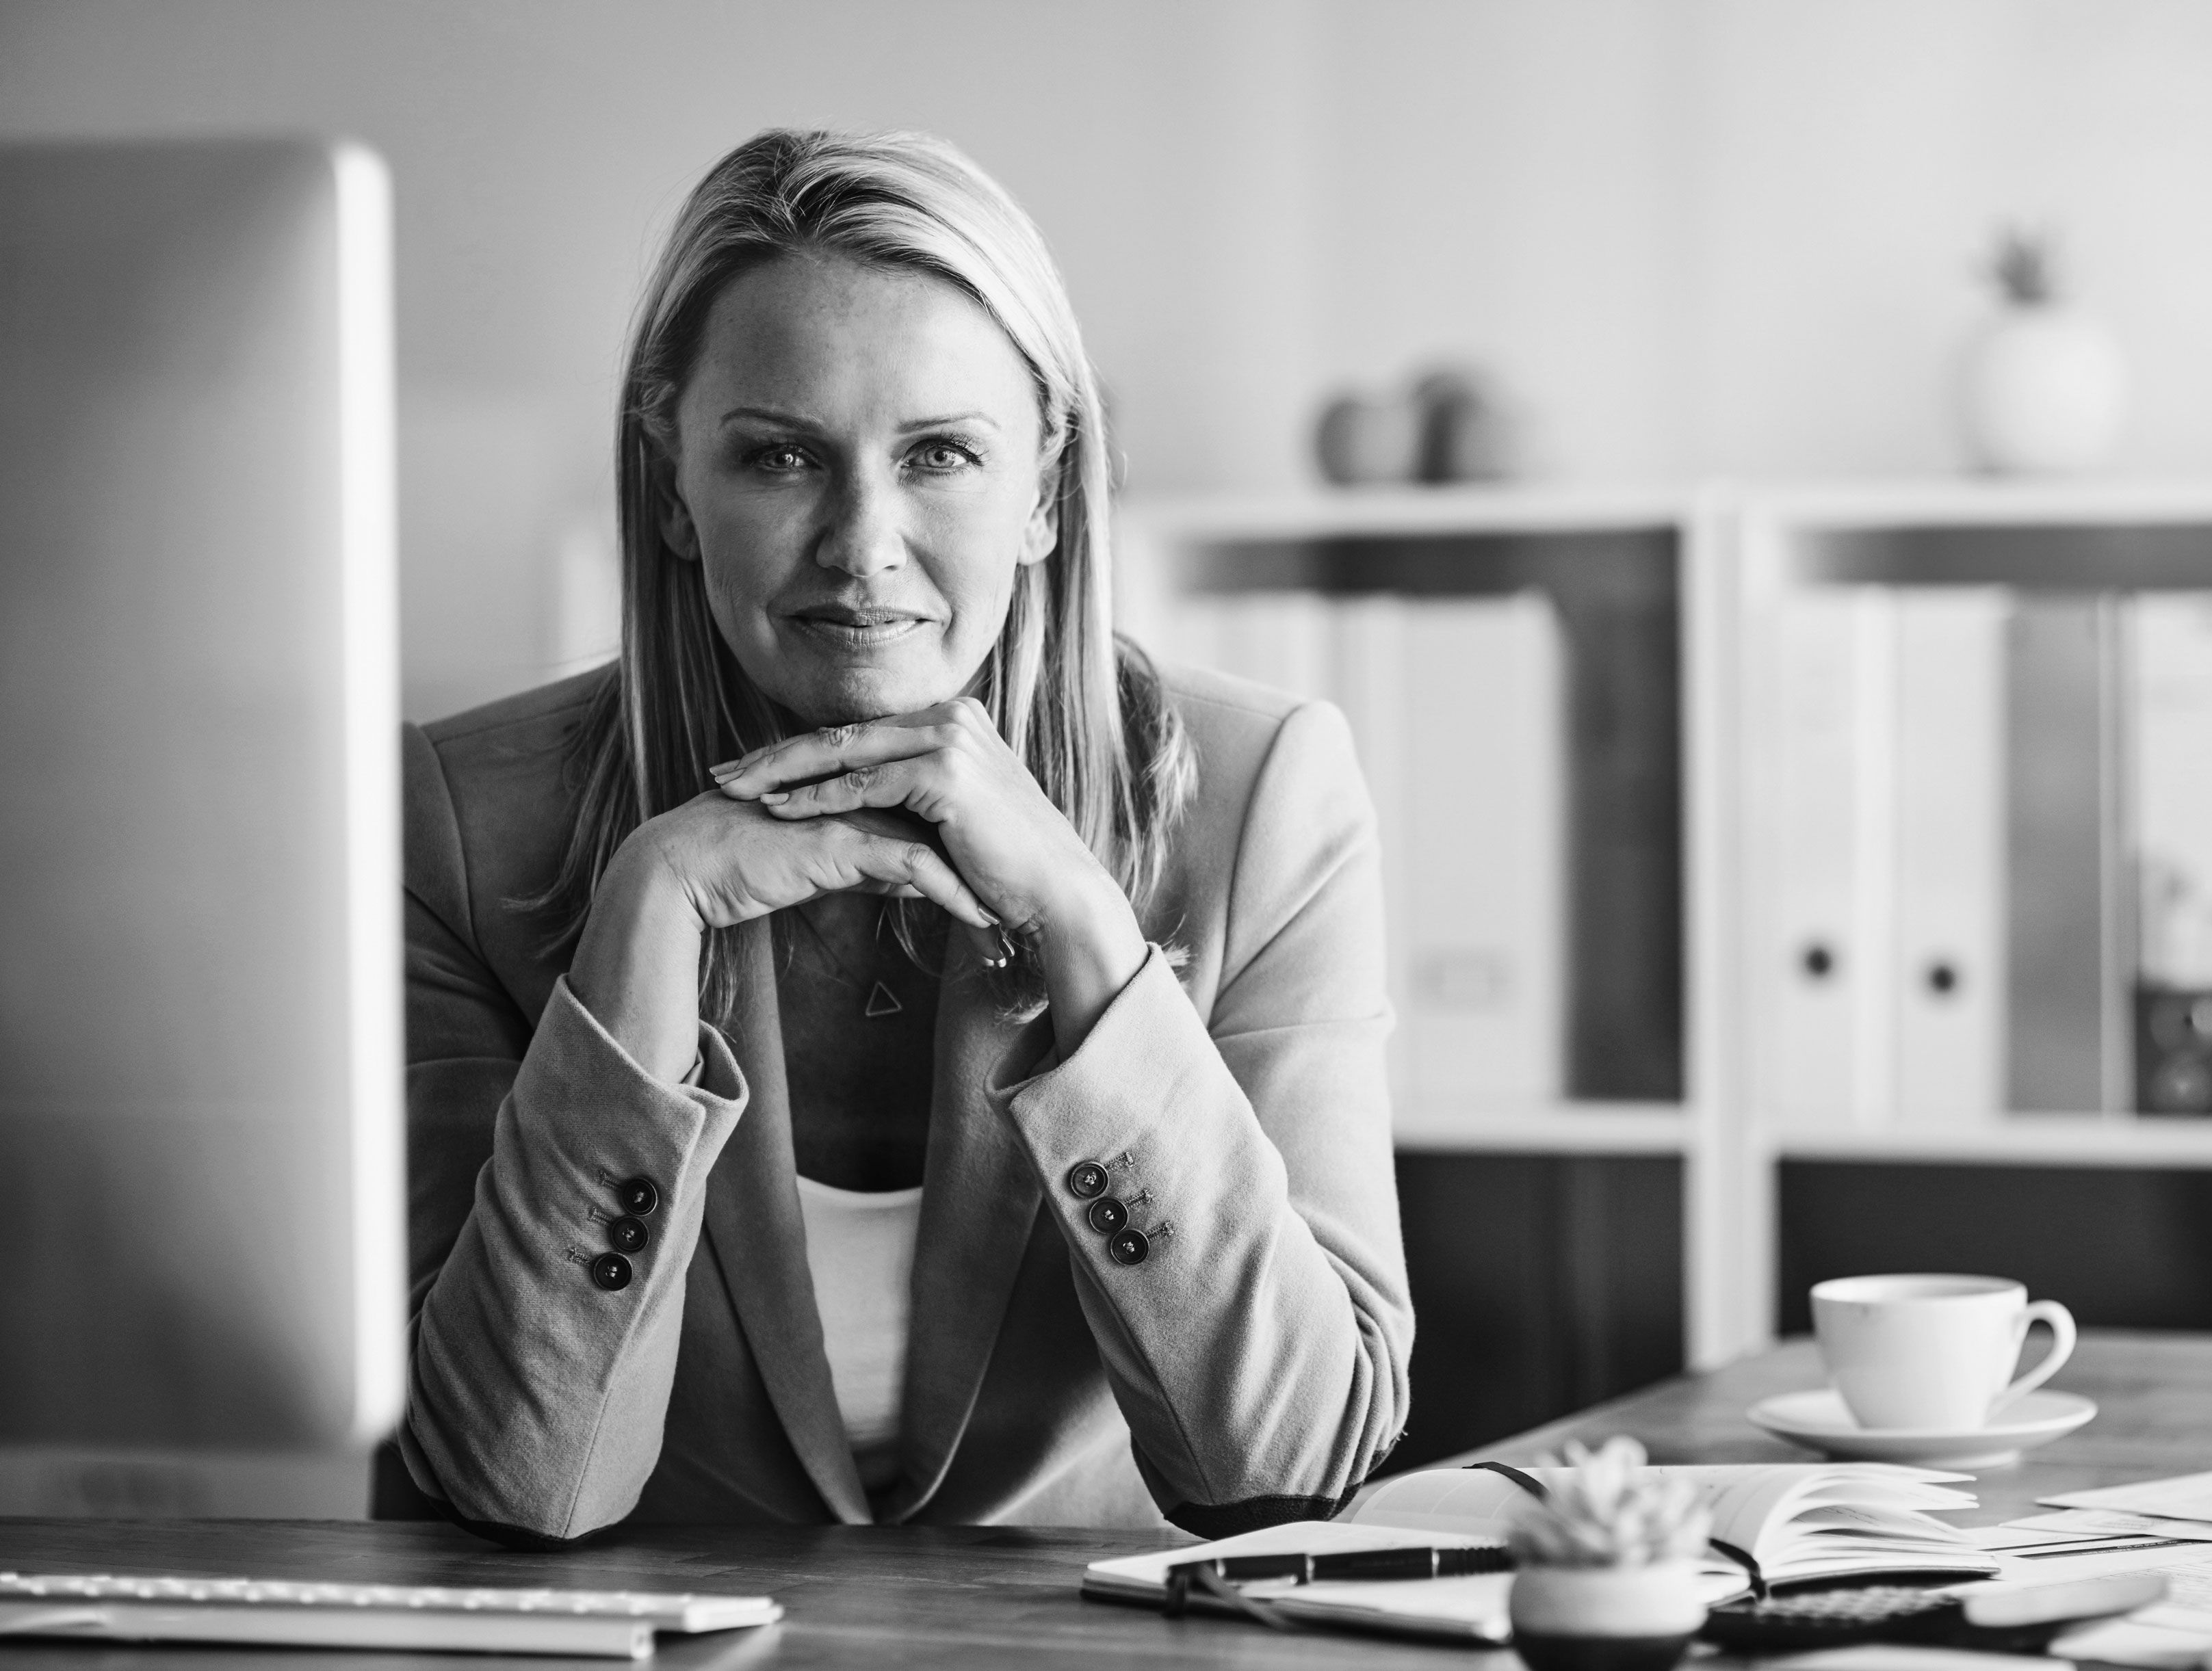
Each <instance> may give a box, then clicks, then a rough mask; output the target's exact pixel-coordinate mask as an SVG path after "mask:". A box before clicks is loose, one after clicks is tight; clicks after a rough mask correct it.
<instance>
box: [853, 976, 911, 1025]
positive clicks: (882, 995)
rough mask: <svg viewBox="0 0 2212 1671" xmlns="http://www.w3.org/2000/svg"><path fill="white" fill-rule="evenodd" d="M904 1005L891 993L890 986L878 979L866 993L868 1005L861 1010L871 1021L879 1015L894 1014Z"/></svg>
mask: <svg viewBox="0 0 2212 1671" xmlns="http://www.w3.org/2000/svg"><path fill="white" fill-rule="evenodd" d="M904 1008H906V1006H905V1005H904V1004H902V1003H901V1002H899V1001H898V999H897V998H896V997H895V996H893V995H892V992H891V990H890V988H889V987H888V986H885V985H884V984H883V983H882V982H881V981H878V982H877V983H876V984H875V987H874V989H873V990H871V991H870V992H869V994H868V1007H867V1008H866V1009H865V1010H863V1011H862V1012H861V1014H864V1015H866V1017H867V1018H868V1020H871V1021H872V1020H875V1019H876V1018H877V1017H878V1016H879V1015H896V1014H898V1013H899V1011H901V1010H902V1009H904Z"/></svg>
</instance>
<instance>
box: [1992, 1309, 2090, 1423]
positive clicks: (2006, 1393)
mask: <svg viewBox="0 0 2212 1671" xmlns="http://www.w3.org/2000/svg"><path fill="white" fill-rule="evenodd" d="M2037 1323H2048V1324H2049V1325H2050V1326H2051V1350H2050V1351H2048V1352H2046V1353H2044V1354H2043V1361H2042V1362H2041V1363H2039V1364H2038V1365H2036V1366H2035V1367H2034V1368H2033V1369H2032V1370H2030V1371H2028V1372H2027V1374H2025V1375H2023V1376H2021V1377H2020V1379H2018V1380H2017V1381H2015V1382H2014V1383H2012V1385H2010V1386H2009V1387H2007V1388H2006V1389H2004V1390H2003V1391H2002V1392H2001V1393H1999V1394H1998V1395H1997V1396H1996V1402H1995V1403H1993V1404H1991V1405H1990V1414H1991V1415H1993V1416H1994V1415H1995V1414H1996V1413H1997V1412H1998V1411H1999V1410H2002V1409H2003V1408H2005V1407H2006V1406H2007V1405H2008V1404H2011V1403H2013V1402H2015V1401H2017V1400H2018V1399H2020V1398H2021V1396H2024V1395H2026V1394H2027V1393H2032V1392H2033V1391H2034V1390H2035V1389H2037V1388H2038V1387H2039V1386H2041V1385H2042V1384H2043V1383H2045V1381H2048V1380H2049V1379H2050V1378H2051V1377H2052V1376H2054V1375H2056V1374H2057V1373H2058V1369H2059V1365H2062V1364H2063V1363H2064V1362H2065V1361H2066V1360H2067V1359H2069V1358H2070V1357H2072V1356H2073V1355H2074V1314H2073V1313H2072V1312H2071V1311H2068V1310H2067V1309H2066V1308H2065V1307H2064V1306H2063V1305H2060V1304H2059V1303H2058V1302H2057V1300H2055V1299H2039V1300H2037V1301H2036V1302H2035V1303H2034V1304H2033V1305H2030V1306H2028V1307H2027V1309H2026V1310H2025V1311H2022V1312H2021V1323H2020V1341H2021V1345H2022V1346H2026V1345H2027V1331H2028V1330H2029V1329H2033V1327H2034V1326H2035V1325H2036V1324H2037Z"/></svg>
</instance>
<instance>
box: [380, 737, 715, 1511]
mask: <svg viewBox="0 0 2212 1671" xmlns="http://www.w3.org/2000/svg"><path fill="white" fill-rule="evenodd" d="M404 757H405V766H406V796H405V799H406V811H407V858H406V871H407V893H406V900H405V909H406V932H407V1039H408V1070H407V1105H408V1106H407V1117H408V1159H409V1171H410V1180H409V1194H410V1210H409V1244H410V1261H411V1275H412V1279H413V1280H412V1300H413V1320H412V1330H411V1344H410V1364H409V1379H408V1410H407V1419H406V1421H405V1422H404V1425H403V1426H402V1428H401V1430H400V1434H399V1444H400V1451H401V1454H402V1455H403V1456H404V1457H405V1458H406V1462H407V1465H408V1469H409V1471H410V1473H411V1474H413V1475H414V1478H415V1480H416V1484H417V1485H419V1486H422V1489H423V1490H425V1491H426V1492H429V1493H430V1494H431V1495H432V1496H434V1497H435V1498H439V1499H440V1500H441V1501H442V1502H443V1503H444V1504H446V1505H447V1507H448V1509H449V1511H451V1512H452V1513H453V1516H454V1517H456V1518H457V1519H459V1520H461V1521H463V1522H464V1523H468V1524H470V1525H472V1526H475V1527H476V1528H477V1529H480V1530H483V1531H485V1532H487V1533H489V1534H492V1535H500V1536H503V1537H507V1538H509V1539H511V1540H512V1539H516V1538H518V1537H519V1539H520V1541H526V1542H533V1543H546V1542H556V1541H563V1540H566V1539H568V1538H571V1537H574V1536H577V1535H581V1534H582V1533H584V1532H586V1531H588V1530H590V1529H595V1528H598V1527H601V1526H605V1525H606V1524H608V1523H611V1522H613V1521H616V1520H619V1519H620V1518H622V1517H623V1515H625V1514H627V1513H628V1512H629V1510H630V1508H631V1507H632V1506H633V1505H635V1502H636V1500H637V1498H638V1495H639V1493H640V1492H641V1491H642V1490H643V1489H644V1486H645V1482H646V1479H647V1476H648V1475H649V1474H651V1472H652V1470H653V1464H654V1462H656V1461H657V1460H658V1458H659V1450H660V1434H661V1426H662V1420H663V1418H664V1416H665V1414H666V1410H667V1404H668V1393H669V1388H670V1386H671V1383H672V1382H673V1380H674V1377H675V1370H676V1353H677V1346H678V1336H679V1334H680V1330H681V1325H682V1313H683V1306H684V1274H685V1271H686V1269H687V1268H689V1266H690V1262H691V1254H692V1250H693V1248H694V1246H695V1245H696V1243H697V1240H698V1237H699V1227H700V1224H701V1221H702V1211H703V1207H704V1202H705V1198H706V1184H707V1175H708V1172H709V1171H711V1170H712V1168H713V1166H714V1160H715V1158H716V1157H717V1156H718V1155H719V1154H720V1153H721V1149H722V1145H723V1144H724V1142H725V1141H727V1139H728V1137H729V1135H730V1133H731V1132H732V1130H733V1129H735V1127H736V1124H737V1121H738V1116H739V1114H740V1113H741V1112H742V1111H744V1104H745V1099H746V1088H745V1082H744V1075H742V1074H741V1073H740V1072H739V1071H738V1065H737V1063H736V1062H735V1061H734V1060H733V1059H732V1056H731V1055H730V1053H729V1049H728V1046H727V1045H726V1044H724V1042H723V1041H722V1038H721V1036H720V1034H719V1033H718V1032H714V1029H712V1028H710V1027H705V1026H702V1028H701V1029H700V1053H701V1068H700V1070H699V1072H698V1073H696V1075H694V1076H693V1077H694V1078H695V1079H696V1081H698V1082H697V1083H696V1084H692V1083H686V1084H684V1085H680V1086H676V1085H670V1084H667V1083H665V1082H664V1081H660V1080H658V1079H655V1078H654V1077H653V1076H652V1075H649V1074H647V1072H646V1071H645V1070H644V1069H642V1068H641V1067H640V1066H639V1065H638V1064H637V1063H635V1061H634V1060H633V1059H632V1058H631V1057H630V1056H629V1054H628V1053H627V1052H626V1051H624V1050H623V1048H622V1047H621V1045H619V1044H617V1043H616V1042H615V1040H614V1039H613V1038H611V1036H610V1035H609V1034H608V1033H607V1032H606V1031H605V1029H604V1028H603V1027H601V1026H599V1023H598V1022H597V1021H596V1020H593V1019H592V1014H591V1013H590V1012H589V1011H588V1010H586V1008H584V1006H583V1005H582V1004H581V1003H580V1002H578V1001H577V1000H576V998H575V997H574V995H572V994H571V993H570V992H569V990H568V983H567V981H566V979H565V978H564V979H562V980H561V981H559V982H558V983H556V985H555V987H554V989H553V993H552V996H551V997H550V1000H549V1001H548V1002H547V1004H546V1007H545V1010H544V1014H542V1015H541V1016H540V1017H539V1018H538V1023H537V1025H536V1026H535V1027H534V1028H533V1027H532V1026H531V1024H530V1023H529V1021H528V1020H527V1019H526V1017H525V1016H524V1014H522V1012H521V1010H520V1008H519V1006H518V1005H517V1004H516V1003H515V1002H514V1001H513V998H512V997H511V996H509V994H508V993H507V990H506V989H505V987H504V986H503V985H502V984H501V982H500V981H499V979H498V978H497V977H496V975H495V973H494V972H492V970H491V969H490V967H489V965H488V964H487V962H486V960H485V959H484V958H483V955H482V954H481V951H480V950H479V948H478V947H477V941H476V937H475V934H474V930H473V928H472V923H473V912H472V911H471V899H470V893H469V877H468V873H467V865H466V860H465V851H464V847H463V844H462V840H461V837H460V833H459V820H457V819H456V817H455V815H454V811H453V801H452V797H451V795H450V793H449V791H448V789H447V783H446V778H445V775H444V772H443V769H442V767H441V765H440V763H439V760H438V757H437V754H436V751H435V748H434V747H433V746H432V744H431V743H430V742H429V741H428V739H427V738H426V737H425V736H423V735H422V732H421V731H419V730H416V729H415V728H414V727H411V726H410V727H409V728H408V731H407V736H406V740H405V749H404ZM634 1178H643V1179H645V1180H647V1182H648V1183H650V1184H653V1190H654V1193H655V1194H656V1195H657V1196H658V1197H659V1199H658V1202H657V1203H656V1204H655V1206H654V1208H653V1211H652V1212H651V1213H650V1214H646V1215H643V1216H642V1218H641V1222H642V1223H643V1224H644V1226H646V1232H647V1243H646V1244H645V1245H644V1246H643V1247H642V1248H640V1249H637V1250H635V1251H633V1252H630V1253H629V1254H627V1255H625V1256H623V1264H624V1265H626V1266H627V1271H626V1273H625V1272H624V1271H623V1270H621V1269H616V1270H612V1271H610V1270H606V1269H604V1268H602V1269H599V1270H598V1271H596V1272H595V1270H594V1264H593V1262H594V1261H596V1260H598V1259H599V1257H600V1256H602V1255H605V1254H606V1253H607V1252H609V1251H610V1250H609V1247H608V1226H610V1225H611V1222H612V1221H613V1220H615V1219H617V1217H620V1216H622V1215H623V1207H622V1206H621V1205H620V1204H619V1203H618V1202H617V1196H616V1190H617V1186H618V1185H621V1184H624V1183H627V1182H628V1181H629V1180H631V1179H634ZM617 1279H621V1280H617Z"/></svg>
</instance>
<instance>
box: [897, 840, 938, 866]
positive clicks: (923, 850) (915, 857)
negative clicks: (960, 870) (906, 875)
mask: <svg viewBox="0 0 2212 1671" xmlns="http://www.w3.org/2000/svg"><path fill="white" fill-rule="evenodd" d="M898 851H899V859H900V862H901V863H903V864H904V865H905V866H906V868H907V869H908V871H910V872H916V873H918V872H920V871H921V870H924V869H927V867H928V864H929V862H930V861H931V860H932V859H933V858H935V857H937V855H936V854H934V853H933V852H931V851H929V844H928V843H927V842H926V841H902V842H901V843H899V846H898Z"/></svg>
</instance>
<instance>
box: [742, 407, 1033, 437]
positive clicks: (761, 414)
mask: <svg viewBox="0 0 2212 1671" xmlns="http://www.w3.org/2000/svg"><path fill="white" fill-rule="evenodd" d="M744 418H750V419H752V420H754V421H756V422H763V423H772V424H786V425H788V426H789V427H792V428H793V429H805V430H812V431H815V432H817V433H818V432H819V431H820V429H821V427H822V426H821V425H820V424H819V423H817V422H816V421H814V420H813V419H811V418H807V417H802V416H800V415H799V414H798V413H796V412H786V411H784V410H782V409H781V408H778V407H774V406H733V407H732V408H731V409H729V410H728V411H726V412H725V413H723V414H722V415H721V418H720V421H719V423H720V425H722V426H726V425H729V424H732V423H735V422H737V421H738V420H740V419H744ZM953 424H982V425H984V426H986V427H988V428H991V429H997V428H998V427H1000V425H999V421H998V420H997V419H996V418H994V417H993V416H992V415H990V414H989V413H987V412H947V413H944V414H942V415H939V416H936V417H929V418H909V419H908V420H907V421H905V422H904V423H902V424H901V425H899V427H898V433H900V434H902V435H912V434H915V433H917V432H919V431H921V430H925V429H944V428H945V427H949V426H951V425H953Z"/></svg>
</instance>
